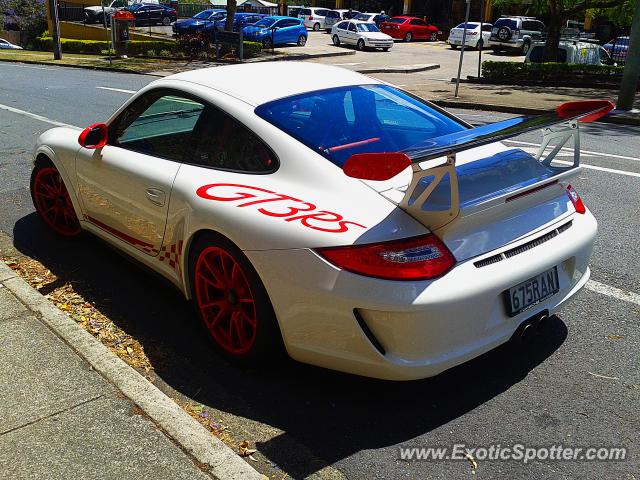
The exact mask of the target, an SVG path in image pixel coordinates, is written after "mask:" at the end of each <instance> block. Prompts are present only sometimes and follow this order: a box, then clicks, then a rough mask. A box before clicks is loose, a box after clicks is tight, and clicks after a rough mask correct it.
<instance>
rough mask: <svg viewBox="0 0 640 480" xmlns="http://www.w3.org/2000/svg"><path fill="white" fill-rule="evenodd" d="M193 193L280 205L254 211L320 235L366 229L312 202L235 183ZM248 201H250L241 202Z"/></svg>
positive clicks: (244, 204)
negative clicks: (356, 228)
mask: <svg viewBox="0 0 640 480" xmlns="http://www.w3.org/2000/svg"><path fill="white" fill-rule="evenodd" d="M196 194H197V195H198V196H199V197H200V198H204V199H207V200H214V201H217V202H238V203H237V204H236V207H250V206H253V205H259V204H264V203H274V202H282V203H280V204H278V205H276V206H275V207H278V208H273V209H269V208H264V207H260V208H258V209H257V211H258V212H260V213H261V214H263V215H266V216H268V217H276V218H282V219H283V220H284V221H286V222H294V221H299V222H300V223H301V224H302V225H303V226H305V227H307V228H312V229H313V230H319V231H321V232H329V233H343V232H346V231H348V230H349V227H348V226H349V225H354V226H356V227H360V228H367V227H365V226H364V225H361V224H359V223H356V222H352V221H350V220H345V219H344V217H343V216H342V215H340V214H339V213H335V212H330V211H328V210H318V209H317V207H316V206H315V205H314V204H313V203H310V202H305V201H304V200H300V199H299V198H295V197H290V196H289V195H284V194H281V193H277V192H274V191H271V190H267V189H265V188H260V187H252V186H249V185H239V184H236V183H210V184H208V185H203V186H202V187H200V188H198V190H196ZM249 199H253V200H250V201H244V200H249ZM331 223H333V224H334V225H335V226H334V228H331Z"/></svg>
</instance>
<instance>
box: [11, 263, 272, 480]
mask: <svg viewBox="0 0 640 480" xmlns="http://www.w3.org/2000/svg"><path fill="white" fill-rule="evenodd" d="M0 278H3V279H5V280H2V281H3V284H4V286H5V287H6V288H7V289H8V290H9V291H10V292H11V293H13V295H15V296H16V297H17V298H18V300H20V301H21V302H22V303H23V304H24V305H26V306H27V307H28V308H29V309H31V310H33V311H34V312H37V313H39V314H40V316H41V320H42V321H43V322H44V323H45V324H46V325H47V326H48V327H49V328H50V329H51V330H53V331H54V332H55V333H56V334H57V335H58V336H59V337H60V338H62V340H64V341H65V342H66V343H67V344H68V345H69V346H70V347H71V348H72V349H73V350H74V351H75V352H76V353H77V354H78V355H80V356H81V357H82V358H84V359H85V360H86V361H87V362H88V363H89V364H90V365H91V366H92V367H93V368H94V369H95V370H96V371H97V372H98V373H100V374H101V375H102V376H103V377H104V378H106V379H107V380H108V381H109V382H110V383H112V384H113V385H115V386H116V388H118V390H120V391H121V392H122V393H123V394H124V395H125V396H126V397H127V398H129V399H130V400H131V401H132V402H134V403H135V404H136V405H137V406H138V407H140V408H141V409H142V410H143V411H144V412H145V413H146V414H147V415H148V416H149V417H150V418H151V419H152V420H153V421H154V422H155V423H156V424H157V425H158V426H159V427H160V428H161V429H162V430H163V431H164V432H165V433H166V434H167V435H168V436H169V437H170V438H171V439H172V440H173V441H174V442H176V443H177V444H178V445H179V446H180V447H181V448H182V449H183V450H184V451H186V452H187V453H188V454H190V455H191V456H192V457H193V458H194V459H195V460H196V461H198V462H199V463H201V464H204V465H206V466H207V467H208V469H207V471H208V472H209V473H210V474H212V475H213V476H214V477H215V478H216V479H219V480H245V479H247V480H263V479H265V478H266V477H265V476H264V475H262V474H260V473H259V472H258V471H257V470H255V469H254V468H253V467H251V466H250V465H249V464H248V463H246V462H245V461H244V460H242V459H241V458H240V457H239V456H238V455H236V454H235V453H234V452H233V451H232V450H231V449H230V448H229V447H227V446H226V445H225V444H224V443H223V442H222V441H221V440H219V439H218V438H216V437H215V436H213V435H212V434H211V433H210V432H209V431H208V430H207V429H205V428H204V427H203V426H202V425H200V424H199V423H198V422H197V421H196V420H195V419H193V418H191V417H190V416H189V414H188V413H186V412H185V411H184V410H182V409H181V408H180V407H179V406H178V405H177V404H176V403H175V402H174V401H173V400H171V399H170V398H169V397H168V396H167V395H165V394H164V393H162V392H161V391H160V390H159V389H158V388H157V387H156V386H155V385H152V384H151V383H150V382H149V381H147V380H146V379H145V378H144V377H143V376H142V375H140V374H139V373H138V372H137V371H136V370H134V369H133V368H132V367H130V366H129V365H127V364H126V363H125V362H124V361H123V360H121V359H120V358H118V357H117V356H116V355H115V354H113V353H112V352H111V351H110V350H109V349H108V348H107V347H105V346H104V345H103V344H102V343H101V342H100V341H99V340H97V339H96V338H94V337H93V336H92V335H91V334H90V333H89V332H87V331H86V330H84V329H83V328H82V327H81V326H79V325H78V324H77V323H76V322H75V321H74V320H73V319H71V318H70V317H69V316H67V315H66V314H64V313H63V312H61V311H60V310H58V309H57V308H56V307H55V306H54V305H52V304H51V302H49V300H47V299H46V298H45V297H44V296H43V295H41V294H40V293H39V292H38V291H37V290H35V289H33V288H32V287H31V286H30V285H29V284H28V283H27V282H25V281H24V280H23V279H22V278H20V277H19V276H18V275H16V273H15V272H14V271H13V270H12V269H11V268H9V267H8V266H7V265H6V264H5V263H4V262H0Z"/></svg>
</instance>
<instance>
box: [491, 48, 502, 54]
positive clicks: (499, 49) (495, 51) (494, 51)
mask: <svg viewBox="0 0 640 480" xmlns="http://www.w3.org/2000/svg"><path fill="white" fill-rule="evenodd" d="M491 50H493V53H500V52H501V51H502V49H501V48H500V47H491Z"/></svg>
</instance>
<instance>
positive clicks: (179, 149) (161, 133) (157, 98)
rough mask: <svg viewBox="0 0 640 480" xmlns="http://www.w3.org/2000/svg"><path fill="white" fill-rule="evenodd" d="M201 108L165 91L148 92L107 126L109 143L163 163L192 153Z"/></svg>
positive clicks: (186, 99)
mask: <svg viewBox="0 0 640 480" xmlns="http://www.w3.org/2000/svg"><path fill="white" fill-rule="evenodd" d="M203 110H204V105H203V104H202V103H199V102H197V101H195V100H191V99H189V98H185V97H181V96H177V95H172V94H170V93H168V92H166V91H164V93H163V92H162V91H156V92H150V93H148V94H147V95H145V96H143V97H141V98H139V99H138V100H137V101H136V102H134V103H133V104H132V105H131V106H129V108H128V109H127V110H125V111H124V112H123V113H122V115H121V116H120V117H119V118H118V120H117V121H116V122H114V124H113V125H112V127H111V130H110V132H109V143H111V144H112V145H116V146H119V147H121V148H124V149H127V150H133V151H136V152H140V153H145V154H147V155H153V156H155V157H160V158H165V159H167V160H175V161H178V162H180V161H183V160H184V159H186V158H188V157H189V155H190V154H192V153H193V148H194V147H193V146H194V141H195V140H196V137H197V135H196V132H195V128H196V125H197V124H198V121H199V119H200V117H201V115H202V112H203Z"/></svg>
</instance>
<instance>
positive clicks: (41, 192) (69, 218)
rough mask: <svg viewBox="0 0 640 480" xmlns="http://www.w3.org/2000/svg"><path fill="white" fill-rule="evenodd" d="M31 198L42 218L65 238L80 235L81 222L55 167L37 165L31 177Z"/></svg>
mask: <svg viewBox="0 0 640 480" xmlns="http://www.w3.org/2000/svg"><path fill="white" fill-rule="evenodd" d="M31 197H32V199H33V204H34V206H35V207H36V211H37V212H38V214H39V215H40V218H42V220H43V221H44V223H46V224H47V225H48V226H49V227H50V228H51V229H52V230H53V231H54V232H56V233H57V234H58V235H62V236H64V237H75V236H77V235H79V234H80V232H81V228H80V222H79V221H78V217H77V216H76V212H75V210H74V209H73V204H72V203H71V197H70V196H69V192H68V190H67V187H66V186H65V184H64V182H63V180H62V177H61V176H60V172H58V169H57V168H56V167H54V166H53V165H50V164H48V165H36V167H35V169H34V171H33V174H32V176H31Z"/></svg>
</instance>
